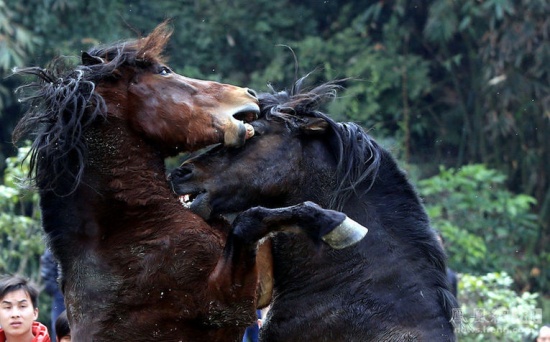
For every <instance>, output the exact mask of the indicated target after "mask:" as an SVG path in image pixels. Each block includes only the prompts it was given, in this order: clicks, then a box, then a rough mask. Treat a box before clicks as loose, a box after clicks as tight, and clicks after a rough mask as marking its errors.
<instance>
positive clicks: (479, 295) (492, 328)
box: [453, 272, 542, 342]
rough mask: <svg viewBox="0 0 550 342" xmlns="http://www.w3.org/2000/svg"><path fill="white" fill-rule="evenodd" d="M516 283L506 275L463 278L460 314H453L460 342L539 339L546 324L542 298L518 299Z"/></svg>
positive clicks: (525, 295) (528, 295) (524, 295)
mask: <svg viewBox="0 0 550 342" xmlns="http://www.w3.org/2000/svg"><path fill="white" fill-rule="evenodd" d="M512 283H513V280H512V278H511V277H510V276H509V275H508V274H506V273H505V272H495V273H488V274H486V275H483V276H473V275H469V274H462V275H461V276H460V281H459V283H458V293H459V298H458V299H459V302H460V311H455V312H454V313H453V323H455V324H456V325H457V329H456V333H457V335H458V339H459V340H460V341H463V342H474V341H484V342H485V341H522V340H524V339H525V338H532V337H533V336H536V332H537V331H536V330H537V328H539V327H540V325H541V324H542V310H541V309H540V308H537V297H538V295H537V294H536V293H529V292H524V293H522V294H521V295H518V294H516V293H515V292H514V291H513V290H512V289H511V286H512Z"/></svg>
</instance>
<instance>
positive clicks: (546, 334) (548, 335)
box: [536, 325, 550, 342]
mask: <svg viewBox="0 0 550 342" xmlns="http://www.w3.org/2000/svg"><path fill="white" fill-rule="evenodd" d="M536 341H537V342H550V325H543V326H542V327H541V328H540V330H539V336H537V340H536Z"/></svg>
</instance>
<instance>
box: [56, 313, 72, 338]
mask: <svg viewBox="0 0 550 342" xmlns="http://www.w3.org/2000/svg"><path fill="white" fill-rule="evenodd" d="M55 331H56V333H57V336H56V341H57V342H71V328H70V326H69V320H68V319H67V311H66V310H65V311H63V312H62V313H61V314H60V315H59V316H58V317H57V320H56V321H55Z"/></svg>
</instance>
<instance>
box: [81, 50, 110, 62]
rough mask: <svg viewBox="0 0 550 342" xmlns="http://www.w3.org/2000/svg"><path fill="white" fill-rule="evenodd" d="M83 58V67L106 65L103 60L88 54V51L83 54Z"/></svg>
mask: <svg viewBox="0 0 550 342" xmlns="http://www.w3.org/2000/svg"><path fill="white" fill-rule="evenodd" d="M81 58H82V64H83V65H95V64H101V63H105V61H104V60H103V58H101V57H97V56H92V55H90V54H89V53H87V52H86V51H84V52H82V57H81Z"/></svg>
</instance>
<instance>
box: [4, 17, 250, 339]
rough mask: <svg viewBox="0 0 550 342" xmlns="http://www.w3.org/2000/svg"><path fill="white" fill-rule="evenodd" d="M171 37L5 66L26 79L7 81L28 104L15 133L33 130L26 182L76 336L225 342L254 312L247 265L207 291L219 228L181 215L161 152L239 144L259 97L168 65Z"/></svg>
mask: <svg viewBox="0 0 550 342" xmlns="http://www.w3.org/2000/svg"><path fill="white" fill-rule="evenodd" d="M170 34H171V31H170V29H169V28H168V27H167V24H166V23H163V24H161V25H159V26H158V27H157V28H156V29H155V30H154V31H153V32H152V33H151V34H150V35H149V36H147V37H145V38H142V39H137V40H131V41H127V42H122V43H117V44H113V45H109V46H104V47H99V48H94V49H91V50H90V51H88V52H87V53H83V55H82V63H81V64H80V65H77V66H76V67H70V68H68V66H66V65H62V64H60V62H57V63H56V64H54V65H52V67H51V68H50V69H42V68H38V67H33V68H25V69H21V70H19V71H18V72H17V73H18V74H23V75H31V76H36V77H37V78H38V81H37V82H33V83H30V84H27V85H25V86H23V87H21V88H20V91H21V92H22V93H23V94H25V95H26V97H25V98H23V100H25V101H27V102H28V103H29V109H28V111H27V112H26V114H25V115H24V117H23V118H22V119H21V121H20V122H19V123H18V126H17V127H16V129H15V131H14V141H18V140H20V139H21V138H22V137H24V136H26V135H27V134H32V135H33V136H34V142H33V145H32V149H31V156H30V158H31V169H32V171H31V172H32V173H31V175H30V176H31V177H32V178H33V180H34V181H35V183H36V185H37V186H38V188H39V191H40V201H41V209H42V221H43V222H42V223H43V228H44V230H45V232H46V234H47V237H48V240H49V244H50V247H51V249H52V251H53V253H54V255H55V256H56V258H57V259H58V261H59V263H60V265H61V270H62V276H61V279H60V282H61V287H62V290H63V293H64V295H65V303H66V306H67V312H68V316H69V320H70V324H71V333H72V336H73V339H74V340H75V341H155V340H156V341H182V340H184V341H235V340H239V339H240V338H241V336H242V334H243V331H244V327H246V326H247V325H249V324H250V323H251V322H252V321H254V320H255V299H256V278H255V277H256V275H255V273H254V272H249V273H247V274H249V277H248V278H247V279H245V283H243V284H237V285H239V286H237V287H236V289H235V290H234V291H232V292H231V296H225V295H224V294H223V293H222V294H220V293H219V292H216V291H212V289H211V286H210V285H209V281H208V279H209V276H210V274H211V273H212V272H213V270H214V268H215V266H216V263H217V260H218V259H219V258H220V255H221V251H222V248H223V246H224V243H225V238H226V235H227V230H228V227H227V225H225V224H222V223H221V222H220V224H215V223H214V224H211V225H209V224H206V223H205V222H204V221H203V220H202V219H201V218H200V217H198V216H196V215H194V214H192V213H191V212H190V211H188V210H182V209H181V205H180V203H179V202H178V201H177V199H176V198H175V197H174V195H173V194H172V193H171V190H170V188H169V186H168V183H167V181H166V175H165V166H164V158H165V157H167V156H172V155H175V154H177V153H178V152H180V151H187V150H189V151H190V150H195V149H199V148H202V147H204V146H206V145H210V144H213V143H224V144H225V145H228V146H239V145H242V144H243V143H244V141H245V138H246V137H247V133H246V128H247V125H248V124H245V123H243V122H242V121H241V120H244V121H249V120H251V119H253V118H254V117H255V116H256V115H257V113H258V110H259V108H258V104H257V103H258V102H257V99H256V97H255V95H254V92H252V91H251V90H248V89H246V88H238V87H235V86H231V85H225V84H220V83H216V82H208V81H201V80H196V79H191V78H187V77H184V76H181V75H178V74H176V73H174V72H172V71H171V70H170V68H169V67H167V66H166V65H165V64H164V62H163V58H162V56H161V53H162V51H163V48H164V46H165V44H166V43H167V41H168V38H169V36H170Z"/></svg>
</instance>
